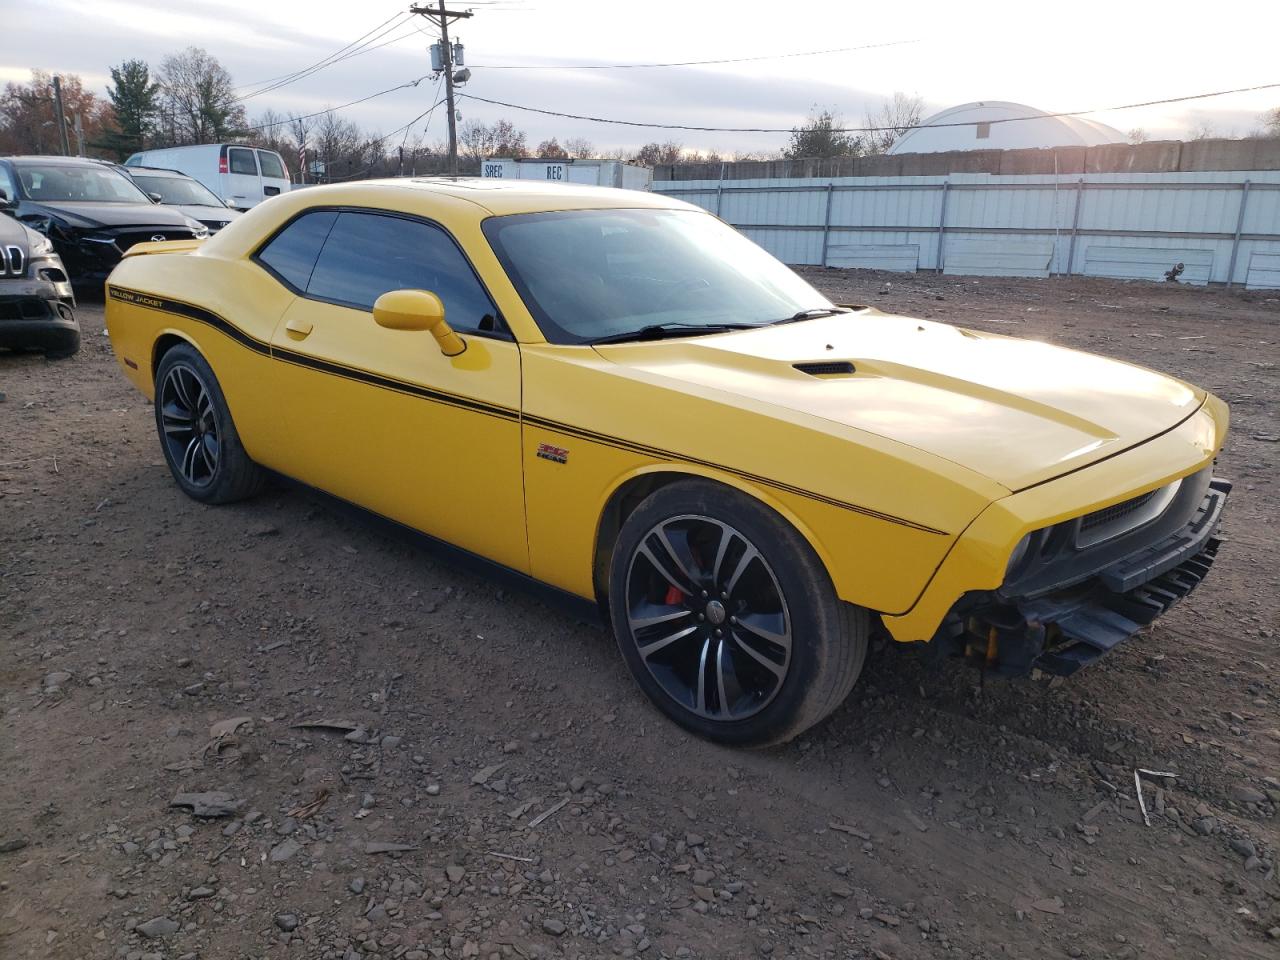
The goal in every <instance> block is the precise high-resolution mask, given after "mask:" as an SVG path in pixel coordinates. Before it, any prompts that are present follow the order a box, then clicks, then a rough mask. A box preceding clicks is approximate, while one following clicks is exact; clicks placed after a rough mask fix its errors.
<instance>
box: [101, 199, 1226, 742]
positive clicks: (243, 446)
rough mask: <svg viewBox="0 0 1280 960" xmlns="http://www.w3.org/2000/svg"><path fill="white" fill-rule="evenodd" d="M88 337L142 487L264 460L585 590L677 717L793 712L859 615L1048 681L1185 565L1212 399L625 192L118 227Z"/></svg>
mask: <svg viewBox="0 0 1280 960" xmlns="http://www.w3.org/2000/svg"><path fill="white" fill-rule="evenodd" d="M106 312H107V327H108V330H109V331H110V335H111V341H112V345H113V347H114V348H115V352H116V355H117V357H118V358H119V360H120V363H121V365H122V367H123V369H124V372H125V374H126V375H127V376H128V377H129V379H130V380H132V381H133V383H134V384H135V385H136V386H137V387H138V389H139V390H141V391H142V392H143V393H144V394H146V395H147V396H148V397H152V398H154V401H155V416H156V428H157V432H158V434H159V439H160V444H161V447H162V448H163V450H164V453H165V457H166V458H167V460H168V463H169V466H170V468H171V469H172V471H173V476H174V479H175V480H176V481H177V483H178V485H179V486H181V488H182V489H183V490H184V491H185V492H186V493H187V494H189V495H190V496H192V497H194V498H195V499H197V500H201V501H204V502H206V503H227V502H230V501H233V500H239V499H241V498H243V497H247V496H249V495H251V494H252V493H254V492H255V491H256V490H258V489H259V487H260V485H261V483H262V481H263V478H264V476H265V475H266V474H267V471H273V472H275V473H278V474H284V475H286V476H288V477H291V478H294V479H296V480H299V481H301V482H303V483H306V484H309V485H311V486H314V487H317V488H319V489H321V490H324V491H327V492H328V493H330V494H332V495H334V496H337V497H339V498H342V499H344V500H347V501H350V502H351V503H354V504H358V505H359V506H361V507H364V508H366V509H367V510H370V511H373V512H374V513H376V514H380V515H382V516H384V517H388V518H391V519H392V520H395V521H397V522H399V523H400V524H403V525H405V526H407V527H410V528H412V529H413V530H416V531H420V532H422V533H424V534H427V535H429V536H430V537H432V538H435V539H437V540H439V541H444V542H446V543H448V544H451V545H453V546H454V547H456V548H460V549H461V550H463V551H467V552H469V553H471V554H476V555H479V556H481V557H483V558H487V559H488V560H489V561H492V562H494V563H496V564H500V565H502V566H503V567H507V568H510V569H511V570H514V571H517V572H518V573H520V574H523V575H525V576H527V577H529V578H532V579H534V580H537V581H541V582H543V583H545V584H549V585H551V586H552V587H554V588H557V589H558V590H559V591H562V592H563V593H565V594H568V595H571V596H572V597H575V598H580V599H582V600H586V601H589V602H591V603H593V604H598V606H599V608H600V609H601V610H602V611H603V612H604V613H605V615H606V616H607V617H608V618H609V619H610V621H611V622H612V626H613V630H614V633H615V634H616V637H617V641H618V645H619V647H620V649H621V651H622V655H623V657H624V659H625V660H626V662H627V665H628V667H629V668H630V669H631V672H632V674H633V675H634V677H635V679H636V681H637V683H638V684H639V685H640V687H641V689H642V690H643V691H644V692H645V693H646V694H647V695H648V696H649V697H650V698H651V699H652V700H653V702H654V703H655V704H657V706H658V707H659V708H661V709H662V710H663V711H664V712H665V713H666V714H667V715H668V716H670V717H672V718H673V719H674V720H676V721H677V722H678V723H680V724H683V725H684V726H685V727H687V728H689V729H690V730H693V731H695V732H697V733H699V734H701V735H703V736H706V737H710V738H713V739H716V740H720V741H723V742H726V743H733V744H742V745H762V744H768V743H776V742H779V741H783V740H786V739H788V738H790V737H793V736H795V735H796V734H798V733H800V732H801V731H802V730H804V729H806V728H807V727H809V726H811V725H812V724H814V723H816V722H817V721H819V720H820V719H822V718H823V717H824V716H825V715H826V714H828V713H829V712H830V711H831V710H833V709H834V708H835V707H836V706H837V705H838V704H839V703H840V702H841V700H842V699H843V698H844V697H845V695H846V694H847V693H848V692H849V689H850V687H851V686H852V685H853V683H854V681H855V680H856V679H857V676H858V673H859V671H860V669H861V667H862V663H863V658H864V656H865V654H866V650H867V641H868V637H869V636H870V635H871V633H872V631H873V630H880V629H883V630H884V631H886V632H887V634H888V635H889V636H890V637H892V638H893V639H894V640H897V641H901V642H928V643H931V645H932V649H933V650H936V651H937V652H939V653H941V654H956V655H963V656H967V657H968V658H969V659H971V660H974V661H977V662H978V663H980V664H982V665H983V666H984V667H985V668H986V669H990V670H994V671H1000V672H1004V673H1029V672H1030V671H1031V670H1032V668H1039V669H1041V670H1042V671H1047V672H1050V673H1059V674H1062V673H1070V672H1072V671H1073V670H1075V669H1076V668H1077V667H1079V666H1081V665H1082V664H1085V663H1087V662H1089V661H1091V660H1093V659H1094V658H1096V657H1097V656H1099V655H1100V654H1102V653H1104V652H1105V651H1107V650H1109V649H1110V648H1111V647H1113V646H1115V645H1116V644H1117V643H1119V642H1120V641H1122V640H1124V639H1125V638H1126V637H1128V636H1130V635H1131V634H1133V633H1134V632H1135V631H1137V630H1138V629H1139V628H1140V627H1141V626H1142V625H1144V624H1146V623H1149V622H1150V621H1151V620H1152V619H1153V618H1154V617H1155V616H1157V615H1158V614H1159V613H1161V612H1162V611H1163V610H1164V609H1165V608H1166V607H1168V606H1169V605H1170V604H1171V603H1172V602H1173V601H1174V600H1176V599H1177V598H1179V597H1181V596H1183V595H1185V594H1186V593H1187V592H1188V591H1190V590H1191V589H1192V588H1193V587H1194V586H1195V585H1196V584H1197V583H1199V581H1200V580H1201V578H1202V577H1203V576H1204V574H1205V572H1206V571H1207V569H1208V567H1209V565H1210V563H1211V562H1212V560H1213V556H1214V553H1215V551H1216V549H1217V546H1218V540H1217V539H1216V536H1215V534H1216V530H1217V526H1218V520H1219V517H1220V515H1221V512H1222V509H1223V505H1224V503H1225V501H1226V497H1227V493H1228V491H1229V490H1230V485H1229V484H1228V483H1226V482H1225V481H1222V480H1216V479H1214V478H1213V475H1212V470H1213V462H1214V457H1215V454H1216V453H1217V451H1218V449H1219V447H1220V446H1221V445H1222V442H1223V439H1224V437H1225V435H1226V431H1227V408H1226V405H1225V404H1224V403H1223V402H1222V401H1221V400H1219V399H1217V398H1216V397H1214V396H1212V395H1209V394H1207V393H1205V392H1204V391H1203V390H1199V389H1197V388H1195V387H1192V386H1189V385H1188V384H1185V383H1182V382H1180V381H1178V380H1174V379H1171V378H1169V377H1166V376H1163V375H1161V374H1158V373H1153V372H1151V371H1149V370H1144V369H1142V368H1140V367H1135V366H1131V365H1129V364H1125V363H1119V362H1116V361H1112V360H1106V359H1102V358H1100V357H1095V356H1090V355H1088V354H1083V353H1077V352H1074V351H1071V350H1064V349H1060V348H1056V347H1052V346H1048V345H1046V344H1043V343H1034V342H1027V341H1020V340H1013V339H1008V338H1005V337H999V336H992V335H989V334H986V333H975V332H972V331H969V330H964V329H960V328H957V327H952V326H949V325H947V324H942V323H931V322H928V321H924V320H915V319H911V318H908V317H901V316H889V315H886V314H882V313H879V312H877V311H875V310H872V309H868V308H866V307H844V306H837V305H835V304H833V303H831V302H829V301H828V300H827V299H826V298H825V297H823V296H822V295H821V294H820V293H818V292H817V291H816V290H814V289H813V288H812V287H811V286H809V284H808V283H806V282H805V281H804V280H803V279H801V278H800V277H798V276H797V275H796V274H795V273H793V272H792V271H791V270H789V269H788V268H787V267H785V266H784V265H783V264H781V263H779V262H778V261H776V260H774V259H773V258H772V257H770V256H769V255H768V254H766V253H765V252H764V251H762V250H761V249H759V248H758V247H756V246H755V245H754V244H752V243H751V242H750V241H748V240H747V239H745V238H744V237H742V236H741V235H740V234H738V233H737V232H735V231H734V230H733V229H732V228H730V227H728V226H727V225H725V224H724V223H722V222H721V221H720V220H718V219H716V218H715V217H713V216H711V215H710V214H708V213H706V212H704V211H702V210H700V209H698V208H696V207H691V206H689V205H688V204H684V203H681V202H679V201H676V200H671V199H668V198H665V197H663V196H661V195H658V194H651V193H640V192H633V191H625V190H602V189H596V188H587V187H576V186H569V185H562V184H537V183H530V182H502V181H494V180H478V179H477V180H395V181H382V182H366V183H358V184H351V185H341V186H329V187H313V188H309V189H307V190H299V191H296V192H293V193H290V194H287V195H284V196H280V197H277V198H275V199H272V200H270V201H269V202H267V203H263V204H261V205H259V206H257V207H255V208H254V209H253V210H251V211H250V212H249V213H247V214H245V215H244V216H243V217H241V218H240V219H238V220H236V221H235V222H233V223H232V224H230V225H229V226H228V227H227V228H226V229H224V230H222V231H221V232H220V233H218V234H217V235H216V236H214V237H212V238H211V239H209V240H204V241H194V240H192V241H176V242H170V243H144V244H139V245H138V246H135V247H132V248H131V249H130V250H129V251H128V254H127V255H126V257H125V259H124V260H123V261H122V262H121V263H120V265H119V266H117V267H116V268H115V271H114V272H113V273H112V274H111V276H110V278H109V280H108V284H107V311H106Z"/></svg>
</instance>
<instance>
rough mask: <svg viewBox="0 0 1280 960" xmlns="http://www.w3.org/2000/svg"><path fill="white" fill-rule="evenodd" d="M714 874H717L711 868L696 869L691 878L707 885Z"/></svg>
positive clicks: (701, 884) (697, 882)
mask: <svg viewBox="0 0 1280 960" xmlns="http://www.w3.org/2000/svg"><path fill="white" fill-rule="evenodd" d="M714 876H715V874H714V873H712V872H711V871H710V870H695V871H693V875H692V876H691V877H690V878H689V879H690V880H692V881H693V882H694V883H696V884H699V885H700V886H706V885H707V884H708V883H710V882H711V880H712V878H713V877H714Z"/></svg>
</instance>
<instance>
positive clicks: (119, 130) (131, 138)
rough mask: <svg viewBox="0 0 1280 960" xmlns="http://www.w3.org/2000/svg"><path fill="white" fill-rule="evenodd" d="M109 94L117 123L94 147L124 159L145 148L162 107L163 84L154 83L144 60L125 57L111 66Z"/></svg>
mask: <svg viewBox="0 0 1280 960" xmlns="http://www.w3.org/2000/svg"><path fill="white" fill-rule="evenodd" d="M111 80H112V82H113V83H114V84H115V86H113V87H107V96H108V97H110V98H111V105H112V107H113V108H114V109H115V123H114V124H112V126H111V127H110V128H108V130H107V131H106V133H105V134H104V136H103V137H102V138H101V139H100V140H99V142H98V143H97V144H95V146H99V147H101V148H102V149H104V150H109V151H111V152H112V153H114V154H116V156H117V158H118V159H120V160H124V159H125V158H127V157H128V156H129V154H131V153H137V152H138V151H139V150H142V149H144V148H145V147H146V145H147V141H148V140H149V139H150V138H151V134H152V132H153V131H154V130H155V123H156V117H157V115H158V114H159V110H160V101H159V95H160V84H158V83H153V82H152V80H151V71H150V68H149V67H148V66H147V64H146V62H145V61H143V60H126V61H125V62H124V63H122V64H120V66H118V67H112V68H111Z"/></svg>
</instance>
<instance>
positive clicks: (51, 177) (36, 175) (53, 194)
mask: <svg viewBox="0 0 1280 960" xmlns="http://www.w3.org/2000/svg"><path fill="white" fill-rule="evenodd" d="M15 167H16V169H15V172H16V173H17V174H18V179H19V180H20V181H22V191H23V193H25V194H26V195H27V197H28V198H29V199H31V200H36V201H45V200H48V201H59V200H61V201H67V200H71V201H75V200H91V201H93V202H95V203H150V202H151V201H150V200H149V199H148V197H147V195H146V194H144V193H143V192H142V191H141V190H139V189H138V188H137V187H135V186H134V185H133V181H132V180H130V179H129V178H128V177H126V176H125V175H124V174H123V173H117V172H116V171H115V170H112V169H111V168H110V167H100V166H98V165H97V164H85V165H84V166H79V165H76V166H72V165H71V164H52V163H51V164H49V165H48V166H42V165H37V164H25V163H24V164H23V165H22V166H17V165H16V164H15Z"/></svg>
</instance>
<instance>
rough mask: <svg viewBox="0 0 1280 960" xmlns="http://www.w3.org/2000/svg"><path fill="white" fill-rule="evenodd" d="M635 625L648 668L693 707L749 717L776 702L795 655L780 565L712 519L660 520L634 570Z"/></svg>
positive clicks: (630, 591) (714, 715) (630, 579)
mask: <svg viewBox="0 0 1280 960" xmlns="http://www.w3.org/2000/svg"><path fill="white" fill-rule="evenodd" d="M626 610H627V626H628V627H629V629H630V631H631V638H632V640H633V642H634V643H635V645H636V649H637V652H638V653H639V655H640V658H641V659H642V660H643V661H644V665H645V667H646V669H648V671H649V673H650V675H651V676H652V677H653V678H654V680H656V681H657V683H658V685H659V686H660V687H661V688H662V689H663V691H664V692H665V693H666V694H667V695H668V696H669V697H671V698H672V699H673V700H675V701H676V702H677V703H679V704H680V705H681V706H683V707H684V708H685V709H686V710H689V711H690V712H691V713H693V714H695V715H697V716H699V717H705V718H707V719H711V720H721V721H723V720H743V719H746V718H747V717H750V716H753V715H755V714H757V713H759V712H760V711H761V710H763V709H764V708H765V707H766V706H768V704H769V702H770V701H771V700H773V698H774V697H775V696H776V695H777V693H778V690H779V689H780V688H781V687H782V683H783V681H784V680H785V679H786V676H787V668H788V667H789V666H790V663H791V618H790V616H789V615H788V612H787V604H786V601H785V600H784V599H783V596H782V590H781V588H780V587H779V586H778V579H777V577H776V576H775V575H774V572H773V569H772V568H771V567H770V566H769V564H768V562H767V561H766V560H765V559H764V557H763V555H762V554H761V553H760V551H759V549H757V548H756V546H755V545H754V544H752V543H751V542H750V541H749V540H748V539H747V538H746V537H745V536H744V535H743V534H742V533H741V532H739V531H738V530H736V529H734V528H733V527H731V526H729V525H728V524H727V523H724V522H722V521H720V520H716V519H714V518H712V517H706V516H695V515H685V516H677V517H672V518H670V519H667V520H662V521H660V522H659V523H657V524H655V525H654V526H653V527H652V528H650V530H649V531H648V532H647V533H646V534H645V535H644V537H642V538H641V541H640V546H639V547H638V548H637V549H636V551H635V552H634V554H633V555H632V557H631V569H630V571H629V573H628V576H627V596H626Z"/></svg>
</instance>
